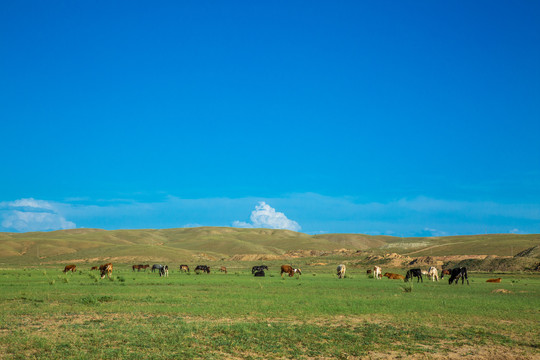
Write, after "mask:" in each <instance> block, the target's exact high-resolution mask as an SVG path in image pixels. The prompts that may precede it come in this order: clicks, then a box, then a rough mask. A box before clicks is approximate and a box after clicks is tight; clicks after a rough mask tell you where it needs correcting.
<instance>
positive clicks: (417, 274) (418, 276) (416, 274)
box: [405, 269, 424, 282]
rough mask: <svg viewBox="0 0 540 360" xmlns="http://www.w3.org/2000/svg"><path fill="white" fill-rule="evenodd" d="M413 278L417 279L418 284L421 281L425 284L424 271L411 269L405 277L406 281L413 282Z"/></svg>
mask: <svg viewBox="0 0 540 360" xmlns="http://www.w3.org/2000/svg"><path fill="white" fill-rule="evenodd" d="M413 277H416V279H417V281H416V282H420V280H422V282H424V279H422V270H420V269H411V270H409V271H407V275H405V281H406V282H407V281H409V279H410V280H412V279H413Z"/></svg>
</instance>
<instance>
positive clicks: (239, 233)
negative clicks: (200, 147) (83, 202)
mask: <svg viewBox="0 0 540 360" xmlns="http://www.w3.org/2000/svg"><path fill="white" fill-rule="evenodd" d="M539 245H540V234H530V235H515V234H488V235H463V236H447V237H423V238H421V237H415V238H401V237H392V236H382V235H365V234H319V235H308V234H304V233H300V232H294V231H290V230H276V229H263V228H259V229H243V228H231V227H196V228H172V229H137V230H103V229H85V228H81V229H70V230H57V231H50V232H29V233H0V264H2V263H3V264H14V263H27V264H36V263H45V262H50V263H54V262H61V261H73V262H76V261H79V262H80V261H85V260H86V259H111V258H118V259H123V260H122V261H125V262H126V263H127V262H130V261H135V260H136V259H140V261H153V260H157V259H163V260H169V259H170V260H173V259H174V260H176V259H185V260H186V261H188V260H191V259H218V260H219V259H233V258H234V259H240V258H245V259H249V258H265V257H266V258H269V259H270V258H274V259H277V258H287V257H316V256H318V255H320V254H334V255H336V256H338V255H339V254H340V251H341V254H342V255H343V256H345V255H346V254H347V253H349V252H350V253H355V252H360V251H361V252H370V253H373V254H378V255H382V254H387V253H397V254H401V255H406V256H411V257H412V256H414V257H422V256H452V255H486V256H487V255H497V256H513V255H515V254H517V253H519V252H523V251H526V250H527V249H531V248H534V247H535V246H539ZM535 252H536V251H535Z"/></svg>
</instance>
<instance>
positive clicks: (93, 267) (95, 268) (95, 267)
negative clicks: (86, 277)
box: [90, 266, 99, 271]
mask: <svg viewBox="0 0 540 360" xmlns="http://www.w3.org/2000/svg"><path fill="white" fill-rule="evenodd" d="M92 270H99V266H92V268H91V269H90V271H92Z"/></svg>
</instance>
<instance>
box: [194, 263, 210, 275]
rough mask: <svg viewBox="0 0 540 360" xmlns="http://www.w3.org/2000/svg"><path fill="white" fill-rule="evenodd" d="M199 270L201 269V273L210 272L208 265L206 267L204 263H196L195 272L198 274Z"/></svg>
mask: <svg viewBox="0 0 540 360" xmlns="http://www.w3.org/2000/svg"><path fill="white" fill-rule="evenodd" d="M199 271H202V272H203V273H207V274H210V267H208V266H206V265H197V267H195V273H197V274H198V273H199Z"/></svg>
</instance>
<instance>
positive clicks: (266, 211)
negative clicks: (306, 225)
mask: <svg viewBox="0 0 540 360" xmlns="http://www.w3.org/2000/svg"><path fill="white" fill-rule="evenodd" d="M250 220H251V223H247V222H244V221H235V222H233V226H234V227H241V228H270V229H286V230H292V231H300V229H301V227H300V225H299V224H298V223H297V222H296V221H294V220H290V219H288V218H287V216H285V214H284V213H282V212H277V211H276V209H274V208H273V207H271V206H270V205H268V204H267V203H265V202H264V201H259V204H258V205H256V206H255V210H253V211H252V212H251V216H250Z"/></svg>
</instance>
